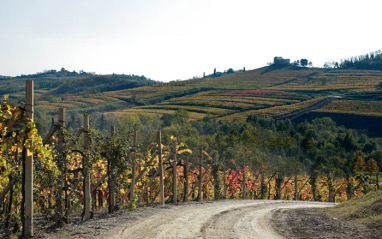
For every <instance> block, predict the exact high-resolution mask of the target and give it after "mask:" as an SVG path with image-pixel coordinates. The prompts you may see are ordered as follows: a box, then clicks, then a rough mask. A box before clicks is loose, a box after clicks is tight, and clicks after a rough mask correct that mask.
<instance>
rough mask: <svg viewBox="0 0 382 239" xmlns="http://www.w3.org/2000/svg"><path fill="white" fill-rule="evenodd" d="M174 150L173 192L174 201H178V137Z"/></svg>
mask: <svg viewBox="0 0 382 239" xmlns="http://www.w3.org/2000/svg"><path fill="white" fill-rule="evenodd" d="M173 147H174V151H173V160H174V162H173V165H172V170H173V176H172V182H173V186H172V189H173V190H172V194H173V203H177V201H178V197H177V185H176V178H177V170H176V168H177V167H176V165H177V158H176V139H175V140H174V145H173Z"/></svg>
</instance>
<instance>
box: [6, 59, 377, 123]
mask: <svg viewBox="0 0 382 239" xmlns="http://www.w3.org/2000/svg"><path fill="white" fill-rule="evenodd" d="M64 73H65V72H64ZM44 77H45V78H43V79H42V78H41V77H40V78H38V79H37V80H36V108H37V109H41V110H44V111H46V112H47V114H52V115H54V114H55V113H56V111H57V108H58V107H65V108H67V109H68V110H69V111H77V112H85V111H87V112H90V113H91V112H100V113H106V114H112V115H114V116H116V117H121V116H126V115H130V114H136V113H143V114H159V115H165V114H173V113H175V112H176V111H177V110H179V109H184V110H187V111H189V112H190V116H191V118H192V119H194V120H199V119H203V118H204V117H209V118H215V119H218V120H220V119H221V120H226V121H232V120H237V121H239V122H242V121H245V120H246V118H247V117H248V116H249V115H252V114H254V115H258V116H261V117H274V118H277V117H281V116H282V115H285V114H291V113H293V112H296V111H300V110H303V109H305V108H308V107H311V106H312V105H315V104H316V103H317V102H320V101H322V100H323V99H325V98H326V97H330V96H334V95H336V96H338V99H336V100H334V101H332V102H331V103H329V102H328V103H329V104H328V105H326V106H324V107H322V106H323V105H322V106H320V107H322V108H320V109H315V110H316V111H317V112H328V113H329V112H330V113H333V112H335V113H343V114H353V115H354V114H355V115H367V116H382V115H381V113H380V112H382V103H381V102H382V100H381V92H382V89H381V82H382V72H381V71H376V70H339V69H332V70H328V69H319V68H304V67H297V66H268V67H263V68H259V69H256V70H251V71H246V72H240V73H235V74H229V75H225V76H221V77H211V78H202V79H192V80H186V81H174V82H169V83H158V82H154V81H149V80H147V79H146V78H144V77H139V76H126V75H109V76H92V75H87V76H78V77H77V78H68V77H66V78H65V77H53V76H49V75H48V76H44ZM49 77H50V78H49ZM52 77H53V78H52ZM24 78H25V77H24ZM24 78H5V79H2V80H1V81H0V85H1V86H3V89H4V90H7V91H8V92H10V93H11V95H10V97H11V99H19V98H21V97H22V95H23V91H21V90H19V89H18V88H17V86H15V85H13V84H12V83H13V82H15V83H16V82H18V83H19V82H21V81H23V80H24ZM32 78H33V77H32ZM18 83H16V84H18ZM142 85H145V86H142ZM340 97H341V99H339V98H340Z"/></svg>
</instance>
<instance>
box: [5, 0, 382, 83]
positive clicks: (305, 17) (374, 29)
mask: <svg viewBox="0 0 382 239" xmlns="http://www.w3.org/2000/svg"><path fill="white" fill-rule="evenodd" d="M381 6H382V2H381V1H380V0H362V1H359V0H357V1H353V0H319V1H318V0H309V1H307V0H288V1H287V0H261V1H260V0H134V1H132V0H87V1H85V0H33V1H31V0H0V75H6V76H17V75H21V74H34V73H36V72H43V71H44V70H50V69H56V70H60V69H61V68H62V67H64V68H65V69H66V70H69V71H73V70H75V71H77V72H78V71H79V70H84V71H86V72H95V73H97V74H111V73H116V74H135V75H144V76H146V77H148V78H151V79H153V80H159V81H165V82H167V81H172V80H186V79H190V78H193V77H200V76H202V75H203V72H205V73H206V74H211V73H212V72H213V70H214V68H216V70H217V71H221V72H223V71H224V70H227V69H229V68H233V69H234V70H238V69H242V68H243V67H245V68H246V69H247V70H249V69H256V68H259V67H263V66H265V65H267V63H268V62H272V61H273V57H275V56H281V57H283V58H287V59H291V61H295V60H299V59H301V58H305V59H308V60H309V61H312V63H313V66H315V67H322V66H323V64H324V63H325V62H328V61H340V60H341V59H344V58H349V57H352V56H357V55H361V54H365V53H369V52H374V51H376V50H382V46H381V44H382V31H381V27H380V22H381V19H380V9H381Z"/></svg>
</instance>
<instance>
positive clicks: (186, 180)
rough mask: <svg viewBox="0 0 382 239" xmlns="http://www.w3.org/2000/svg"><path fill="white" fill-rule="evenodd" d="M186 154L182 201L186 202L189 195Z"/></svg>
mask: <svg viewBox="0 0 382 239" xmlns="http://www.w3.org/2000/svg"><path fill="white" fill-rule="evenodd" d="M188 167H189V165H188V153H186V159H185V162H184V180H185V182H184V201H185V202H188V195H189V188H188V187H189V183H190V182H189V180H188Z"/></svg>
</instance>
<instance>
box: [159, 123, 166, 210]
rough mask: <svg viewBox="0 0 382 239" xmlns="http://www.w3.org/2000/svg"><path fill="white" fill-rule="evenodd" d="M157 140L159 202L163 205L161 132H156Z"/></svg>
mask: <svg viewBox="0 0 382 239" xmlns="http://www.w3.org/2000/svg"><path fill="white" fill-rule="evenodd" d="M157 141H158V157H159V180H160V190H159V191H160V197H161V198H160V200H161V204H162V205H163V206H164V205H165V198H164V181H163V159H162V136H161V132H160V131H158V133H157Z"/></svg>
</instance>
